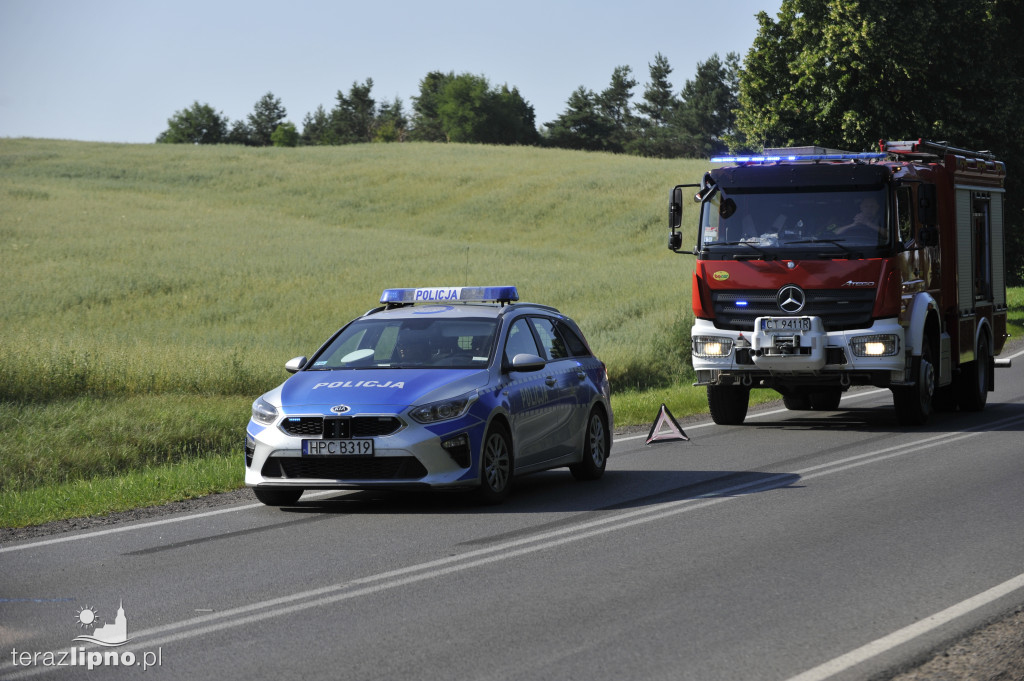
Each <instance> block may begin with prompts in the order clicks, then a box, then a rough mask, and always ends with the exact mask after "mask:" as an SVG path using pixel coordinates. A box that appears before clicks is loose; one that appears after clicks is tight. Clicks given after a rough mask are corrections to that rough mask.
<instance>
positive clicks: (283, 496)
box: [252, 487, 302, 506]
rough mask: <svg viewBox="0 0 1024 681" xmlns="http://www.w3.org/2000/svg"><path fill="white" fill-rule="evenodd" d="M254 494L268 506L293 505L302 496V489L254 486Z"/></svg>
mask: <svg viewBox="0 0 1024 681" xmlns="http://www.w3.org/2000/svg"><path fill="white" fill-rule="evenodd" d="M252 492H253V494H255V495H256V498H257V499H259V500H260V501H261V502H263V503H264V504H266V505H267V506H291V505H293V504H295V503H296V502H298V500H299V497H301V496H302V490H301V489H292V488H290V487H289V488H287V489H283V488H277V489H274V488H267V487H253V488H252Z"/></svg>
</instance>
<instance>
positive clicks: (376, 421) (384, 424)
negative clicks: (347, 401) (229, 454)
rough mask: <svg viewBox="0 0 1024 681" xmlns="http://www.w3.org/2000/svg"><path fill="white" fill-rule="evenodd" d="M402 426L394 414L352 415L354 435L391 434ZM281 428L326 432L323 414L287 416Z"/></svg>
mask: <svg viewBox="0 0 1024 681" xmlns="http://www.w3.org/2000/svg"><path fill="white" fill-rule="evenodd" d="M401 427H402V422H401V421H399V420H398V419H397V418H395V417H394V416H354V417H352V437H375V436H378V435H391V434H392V433H394V432H397V431H398V429H400V428H401ZM281 430H283V431H284V432H286V433H288V434H289V435H296V436H300V435H313V436H317V437H319V436H321V435H323V433H324V419H323V417H322V416H301V417H298V418H294V417H293V418H287V419H285V420H284V421H283V422H282V423H281Z"/></svg>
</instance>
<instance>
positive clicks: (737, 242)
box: [709, 241, 778, 260]
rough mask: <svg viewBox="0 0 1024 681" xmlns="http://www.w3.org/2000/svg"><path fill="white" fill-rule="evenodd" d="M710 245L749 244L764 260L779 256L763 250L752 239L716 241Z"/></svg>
mask: <svg viewBox="0 0 1024 681" xmlns="http://www.w3.org/2000/svg"><path fill="white" fill-rule="evenodd" d="M709 245H710V246H749V247H750V248H753V249H754V250H755V251H757V254H758V255H760V256H761V258H762V259H763V260H775V258H776V257H778V256H775V255H769V253H768V251H765V250H763V249H761V248H758V247H757V246H755V245H754V244H753V242H750V241H719V242H716V243H713V244H709Z"/></svg>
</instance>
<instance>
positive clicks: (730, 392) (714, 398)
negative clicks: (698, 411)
mask: <svg viewBox="0 0 1024 681" xmlns="http://www.w3.org/2000/svg"><path fill="white" fill-rule="evenodd" d="M748 404H750V388H747V387H744V386H742V385H709V386H708V409H709V410H710V411H711V420H712V421H714V422H715V423H717V424H718V425H720V426H738V425H740V424H741V423H743V419H745V418H746V417H747V405H748Z"/></svg>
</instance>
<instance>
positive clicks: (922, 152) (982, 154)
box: [878, 139, 996, 161]
mask: <svg viewBox="0 0 1024 681" xmlns="http://www.w3.org/2000/svg"><path fill="white" fill-rule="evenodd" d="M878 148H879V149H881V150H882V151H884V152H887V153H890V154H904V155H908V156H918V157H931V158H937V157H942V156H945V155H946V154H958V155H960V156H967V157H970V158H983V159H985V160H986V161H994V160H996V156H995V154H993V153H992V152H991V151H973V150H971V149H961V148H960V147H954V146H950V144H949V143H947V142H931V141H928V140H923V139H918V140H901V141H886V140H878Z"/></svg>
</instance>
